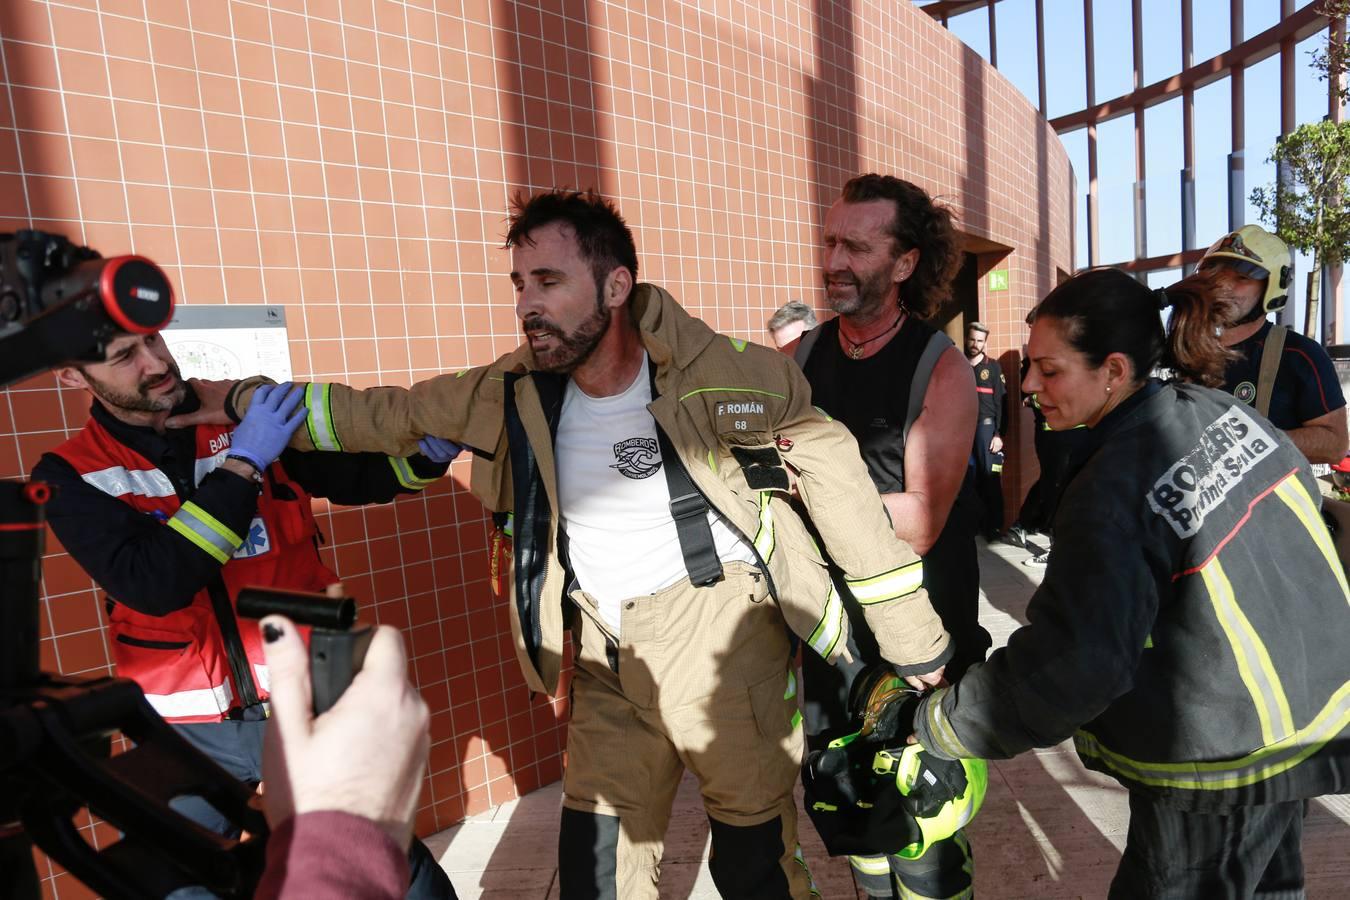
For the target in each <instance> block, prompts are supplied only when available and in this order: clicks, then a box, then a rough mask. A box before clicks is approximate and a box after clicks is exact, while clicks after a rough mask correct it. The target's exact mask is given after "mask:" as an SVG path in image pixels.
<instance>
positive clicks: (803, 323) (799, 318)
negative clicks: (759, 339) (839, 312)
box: [765, 300, 816, 350]
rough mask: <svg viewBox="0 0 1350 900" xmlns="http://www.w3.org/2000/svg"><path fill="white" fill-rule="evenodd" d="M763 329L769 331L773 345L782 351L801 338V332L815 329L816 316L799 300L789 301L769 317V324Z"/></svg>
mask: <svg viewBox="0 0 1350 900" xmlns="http://www.w3.org/2000/svg"><path fill="white" fill-rule="evenodd" d="M765 327H767V328H768V329H769V337H770V338H772V339H773V345H774V346H775V347H777V348H778V349H779V350H782V349H783V348H784V347H786V346H787V345H788V344H790V343H792V342H793V341H795V340H796V339H797V338H799V337H801V336H802V333H803V332H806V331H810V330H811V329H812V328H815V327H816V314H815V312H814V311H813V310H812V309H811V307H809V306H807V305H806V304H805V303H803V302H801V301H800V300H789V301H788V302H787V303H784V304H783V305H782V306H780V307H778V311H777V312H775V313H774V314H773V315H772V316H770V317H769V323H768V325H767V326H765Z"/></svg>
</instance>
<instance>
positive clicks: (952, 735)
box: [920, 687, 975, 759]
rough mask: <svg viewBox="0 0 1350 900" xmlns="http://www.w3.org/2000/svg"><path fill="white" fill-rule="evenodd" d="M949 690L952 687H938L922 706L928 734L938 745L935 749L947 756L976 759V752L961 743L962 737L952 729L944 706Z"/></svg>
mask: <svg viewBox="0 0 1350 900" xmlns="http://www.w3.org/2000/svg"><path fill="white" fill-rule="evenodd" d="M949 690H951V688H945V687H944V688H938V689H937V690H936V691H934V692H933V693H932V694H931V695H929V697H928V698H927V699H926V700H924V701H923V706H922V707H920V709H921V710H923V715H924V723H925V724H926V725H927V726H928V735H929V737H930V738H931V739H932V741H933V743H934V744H935V745H936V746H935V747H934V749H936V750H941V751H942V752H943V753H945V754H946V755H947V756H950V757H953V758H956V759H974V758H975V754H974V753H971V752H970V750H969V749H967V748H966V745H965V744H963V743H961V739H960V738H958V737H957V736H956V732H955V731H953V730H952V723H951V722H949V721H948V720H947V712H946V710H944V709H943V708H942V699H943V698H944V697H946V696H947V692H948V691H949Z"/></svg>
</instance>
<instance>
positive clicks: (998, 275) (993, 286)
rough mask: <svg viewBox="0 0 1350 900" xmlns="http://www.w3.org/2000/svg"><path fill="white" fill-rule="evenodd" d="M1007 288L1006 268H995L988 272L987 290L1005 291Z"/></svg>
mask: <svg viewBox="0 0 1350 900" xmlns="http://www.w3.org/2000/svg"><path fill="white" fill-rule="evenodd" d="M1007 289H1008V270H1007V269H995V270H994V271H992V272H990V273H989V290H991V291H1006V290H1007Z"/></svg>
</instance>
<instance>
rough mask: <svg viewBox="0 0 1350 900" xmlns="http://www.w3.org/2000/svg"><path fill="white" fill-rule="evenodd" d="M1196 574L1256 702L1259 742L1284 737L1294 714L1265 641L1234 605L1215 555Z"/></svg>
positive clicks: (1269, 742) (1232, 596) (1228, 583)
mask: <svg viewBox="0 0 1350 900" xmlns="http://www.w3.org/2000/svg"><path fill="white" fill-rule="evenodd" d="M1200 574H1201V576H1202V577H1203V578H1204V580H1205V587H1206V588H1208V589H1209V599H1210V602H1211V603H1212V604H1213V605H1214V615H1215V616H1216V617H1217V618H1218V620H1219V624H1220V625H1221V626H1223V632H1224V634H1225V635H1227V636H1228V644H1229V646H1230V647H1231V648H1232V650H1233V658H1234V659H1235V661H1236V662H1237V667H1238V674H1239V675H1241V676H1242V683H1243V684H1245V685H1246V686H1247V691H1248V692H1249V693H1250V694H1251V695H1252V702H1253V703H1255V704H1256V714H1257V716H1258V718H1260V720H1261V740H1262V742H1263V743H1264V744H1267V745H1269V744H1273V743H1275V742H1276V741H1278V740H1280V739H1281V738H1284V737H1288V736H1289V735H1290V734H1293V732H1294V717H1293V715H1292V714H1290V712H1289V701H1288V700H1286V699H1285V696H1284V687H1283V685H1281V684H1280V676H1279V675H1278V674H1277V673H1276V672H1275V664H1274V663H1272V662H1271V660H1270V654H1269V653H1268V652H1267V651H1266V645H1265V643H1264V642H1263V641H1262V640H1261V637H1260V635H1258V634H1257V633H1256V629H1255V628H1253V627H1252V623H1251V622H1250V621H1249V620H1248V619H1247V616H1246V614H1245V613H1243V612H1242V608H1241V607H1240V606H1238V602H1237V596H1236V595H1235V594H1234V593H1233V585H1232V583H1231V582H1229V580H1228V575H1227V574H1226V573H1225V572H1224V570H1223V564H1222V563H1220V562H1219V558H1218V557H1217V556H1216V557H1214V558H1212V559H1211V560H1210V561H1209V562H1207V563H1205V565H1204V566H1203V567H1202V568H1201V569H1200Z"/></svg>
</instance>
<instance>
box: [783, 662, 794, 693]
mask: <svg viewBox="0 0 1350 900" xmlns="http://www.w3.org/2000/svg"><path fill="white" fill-rule="evenodd" d="M787 676H788V686H787V690H786V691H784V692H783V699H784V700H791V699H792V698H793V697H795V696H797V673H796V672H794V671H792V670H791V669H788V673H787Z"/></svg>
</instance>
